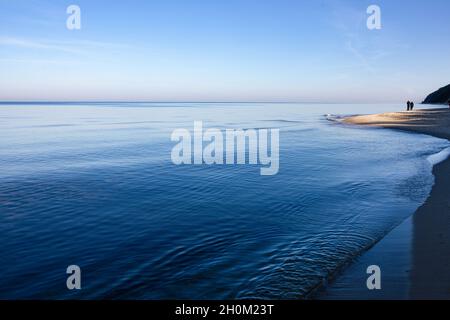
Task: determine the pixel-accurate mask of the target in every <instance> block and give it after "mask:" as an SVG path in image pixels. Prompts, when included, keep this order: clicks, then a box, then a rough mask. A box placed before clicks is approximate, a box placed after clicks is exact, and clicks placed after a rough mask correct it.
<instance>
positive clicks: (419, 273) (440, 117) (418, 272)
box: [344, 108, 450, 299]
mask: <svg viewBox="0 0 450 320" xmlns="http://www.w3.org/2000/svg"><path fill="white" fill-rule="evenodd" d="M344 122H345V123H349V124H356V125H368V126H377V127H383V128H392V129H400V130H406V131H413V132H418V133H424V134H429V135H432V136H435V137H439V138H445V139H449V140H450V109H449V108H442V109H428V110H415V111H405V112H393V113H383V114H376V115H364V116H354V117H349V118H346V119H345V120H344ZM433 174H434V176H435V184H434V186H433V189H432V191H431V193H430V195H429V197H428V199H427V200H426V202H425V203H424V204H423V205H422V206H421V207H420V208H419V209H418V210H417V211H416V213H415V214H414V216H413V237H412V238H413V243H412V266H411V274H410V292H409V297H410V298H411V299H450V159H447V160H446V161H444V162H441V163H440V164H438V165H436V166H435V167H434V169H433Z"/></svg>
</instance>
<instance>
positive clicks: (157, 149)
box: [0, 103, 448, 299]
mask: <svg viewBox="0 0 450 320" xmlns="http://www.w3.org/2000/svg"><path fill="white" fill-rule="evenodd" d="M393 108H395V106H392V105H391V106H389V105H382V106H375V105H372V106H361V105H350V106H346V105H296V104H193V103H190V104H181V103H176V104H145V103H139V104H106V103H103V104H95V105H90V104H83V105H76V104H68V105H60V104H51V105H37V104H36V105H26V106H22V105H6V104H3V105H0V147H1V148H0V168H1V169H2V170H1V171H0V242H1V243H2V246H1V248H0V250H1V251H0V254H1V256H2V257H3V258H4V259H3V262H2V266H3V272H2V273H1V275H0V298H124V299H131V298H137V299H158V298H198V299H200V298H209V299H214V298H299V297H302V296H304V295H305V294H307V293H308V292H309V291H310V290H311V289H312V288H314V287H316V286H317V285H318V284H320V283H321V282H322V281H323V279H324V278H326V277H327V276H328V275H329V274H330V273H332V272H334V271H335V270H336V269H337V268H339V266H342V265H344V264H346V263H347V262H348V261H349V259H351V258H353V257H354V256H355V255H356V254H358V253H359V252H361V251H362V250H364V249H365V248H367V247H368V246H370V245H372V244H373V243H374V242H375V241H377V240H378V239H380V238H381V237H382V236H384V235H385V234H386V233H387V232H388V231H389V230H391V229H392V228H393V227H394V226H396V225H398V224H399V223H400V222H401V221H403V220H404V219H405V218H406V217H407V216H409V215H410V214H411V213H413V212H414V211H415V209H416V208H417V207H418V206H419V205H420V203H422V202H423V200H424V199H425V198H426V196H427V194H428V192H429V190H430V187H431V185H432V183H433V177H432V175H431V164H430V163H429V162H428V161H427V160H426V158H427V157H428V156H429V155H430V154H433V153H437V152H438V151H440V150H442V149H443V148H444V147H446V146H448V143H447V142H446V141H443V140H439V139H435V138H432V137H427V136H422V135H411V134H407V133H403V132H395V131H390V130H377V129H365V130H358V129H354V128H349V127H346V126H344V125H340V124H337V123H333V122H330V121H328V120H327V119H326V117H325V116H324V115H325V114H352V113H358V112H361V110H368V111H367V112H379V111H385V110H389V109H390V110H392V109H393ZM194 120H201V121H203V123H204V126H205V127H208V126H209V127H215V128H267V127H273V128H280V171H279V173H278V174H277V175H275V176H261V175H260V174H259V166H251V165H247V166H242V165H241V166H174V165H173V164H172V162H171V159H170V151H171V148H172V146H173V143H172V142H171V141H170V133H171V132H172V130H174V129H175V128H187V129H189V130H192V126H193V121H194ZM71 264H77V265H79V266H80V267H81V269H82V275H83V278H82V286H83V289H82V290H81V291H77V292H69V291H68V290H67V289H66V288H65V281H66V274H65V270H66V268H67V266H68V265H71Z"/></svg>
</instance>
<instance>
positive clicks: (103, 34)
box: [0, 0, 450, 103]
mask: <svg viewBox="0 0 450 320" xmlns="http://www.w3.org/2000/svg"><path fill="white" fill-rule="evenodd" d="M73 4H74V5H78V6H79V8H80V10H81V16H80V18H81V29H79V30H69V29H68V28H67V26H66V21H67V19H68V18H69V14H67V13H66V10H67V7H68V6H69V5H73ZM372 4H375V5H378V6H379V7H380V9H381V29H379V30H369V29H368V28H367V24H366V21H367V19H368V17H369V16H370V14H368V13H367V12H366V10H367V7H368V6H369V5H372ZM449 12H450V1H448V0H429V1H425V0H423V1H417V0H416V1H413V0H409V1H408V0H395V1H393V0H371V1H365V0H259V1H257V0H142V1H138V0H127V1H118V0H115V1H112V0H109V1H104V0H70V1H62V0H48V1H46V0H40V1H37V0H14V1H10V0H0V100H1V101H11V100H14V101H28V100H45V101H52V100H54V101H67V100H69V101H80V100H82V101H87V100H92V101H97V100H101V101H106V100H107V101H112V100H120V101H125V100H133V101H214V102H217V101H267V102H269V101H274V102H294V101H295V102H336V103H342V102H354V103H359V102H376V103H378V102H400V101H406V100H408V99H412V100H415V101H418V102H420V101H422V100H423V99H424V98H425V96H426V95H427V94H429V93H431V92H432V91H434V90H436V89H438V88H440V87H442V86H444V85H447V84H449V83H450V59H449V56H450V41H448V40H449V36H450V23H448V14H449Z"/></svg>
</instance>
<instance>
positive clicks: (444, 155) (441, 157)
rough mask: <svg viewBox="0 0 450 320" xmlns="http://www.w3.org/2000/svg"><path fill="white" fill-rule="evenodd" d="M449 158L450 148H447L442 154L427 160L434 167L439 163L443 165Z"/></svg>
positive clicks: (434, 155)
mask: <svg viewBox="0 0 450 320" xmlns="http://www.w3.org/2000/svg"><path fill="white" fill-rule="evenodd" d="M449 156H450V147H448V148H445V149H444V150H442V151H441V152H438V153H435V154H432V155H431V156H428V158H427V160H428V162H430V163H431V164H432V165H433V166H434V165H437V164H438V163H441V162H442V161H445V160H447V158H448V157H449Z"/></svg>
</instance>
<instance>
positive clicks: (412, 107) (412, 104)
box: [410, 101, 414, 111]
mask: <svg viewBox="0 0 450 320" xmlns="http://www.w3.org/2000/svg"><path fill="white" fill-rule="evenodd" d="M410 106H411V111H412V110H413V109H414V102H412V101H411V104H410Z"/></svg>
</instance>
